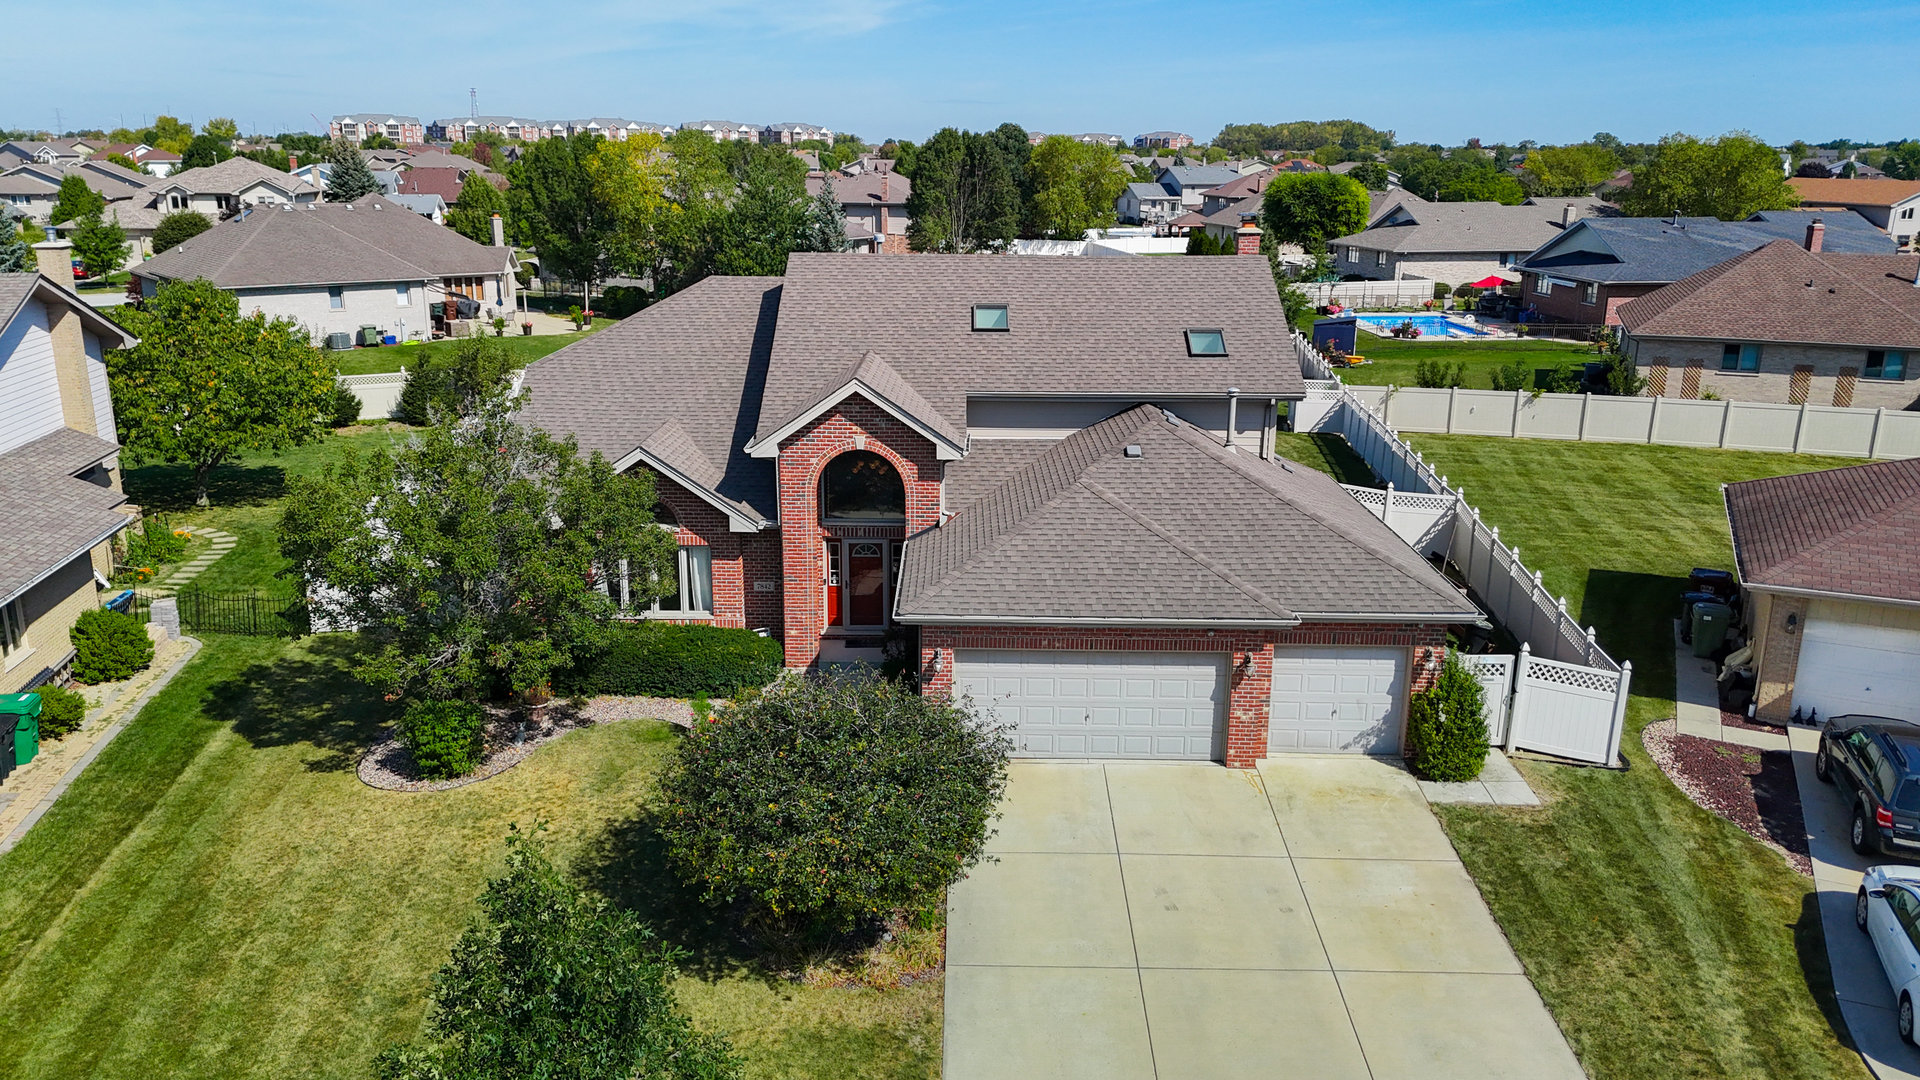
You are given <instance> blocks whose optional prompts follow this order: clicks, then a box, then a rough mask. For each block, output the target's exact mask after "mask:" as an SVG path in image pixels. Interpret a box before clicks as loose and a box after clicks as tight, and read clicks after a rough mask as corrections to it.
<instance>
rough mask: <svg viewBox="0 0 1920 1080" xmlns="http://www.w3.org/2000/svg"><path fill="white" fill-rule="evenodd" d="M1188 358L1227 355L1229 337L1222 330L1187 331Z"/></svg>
mask: <svg viewBox="0 0 1920 1080" xmlns="http://www.w3.org/2000/svg"><path fill="white" fill-rule="evenodd" d="M1187 355H1188V356H1225V355H1227V335H1226V334H1225V333H1224V332H1223V331H1220V330H1189V331H1187Z"/></svg>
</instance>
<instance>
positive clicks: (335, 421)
mask: <svg viewBox="0 0 1920 1080" xmlns="http://www.w3.org/2000/svg"><path fill="white" fill-rule="evenodd" d="M327 414H328V415H327V426H328V427H337V428H339V427H347V426H348V425H350V424H357V423H359V422H360V395H359V394H356V393H354V392H353V391H351V390H349V389H347V388H346V387H345V386H343V385H341V384H339V383H335V384H334V385H333V404H332V405H329V406H328V407H327Z"/></svg>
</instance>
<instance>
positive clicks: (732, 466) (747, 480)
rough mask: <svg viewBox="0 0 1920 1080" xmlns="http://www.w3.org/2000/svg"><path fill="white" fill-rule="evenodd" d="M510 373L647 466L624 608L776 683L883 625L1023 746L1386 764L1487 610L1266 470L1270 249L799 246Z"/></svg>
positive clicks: (1331, 496)
mask: <svg viewBox="0 0 1920 1080" xmlns="http://www.w3.org/2000/svg"><path fill="white" fill-rule="evenodd" d="M1115 342H1125V343H1126V348H1124V349H1116V348H1115V347H1114V343H1115ZM524 388H525V390H526V392H527V394H528V401H527V405H526V407H525V409H524V411H523V412H522V414H521V416H522V419H523V420H524V422H526V423H528V424H530V425H534V426H538V427H541V428H544V429H546V430H548V431H551V432H553V433H555V434H556V435H570V436H573V437H575V438H576V439H578V440H579V443H580V446H581V448H582V449H583V450H586V451H591V452H598V453H601V454H604V455H605V456H606V457H607V458H608V460H610V461H612V462H614V463H615V464H616V466H617V467H618V468H620V469H622V470H629V469H644V470H647V471H649V472H651V473H653V474H654V475H655V477H656V478H657V482H658V490H659V496H660V502H661V504H662V506H663V507H664V509H665V513H664V514H663V524H665V525H667V526H668V527H671V528H673V529H674V530H675V533H676V535H677V537H678V539H679V542H680V554H679V558H678V563H677V567H676V570H677V573H676V587H675V588H674V589H672V590H671V592H670V595H668V596H666V597H664V598H662V599H661V600H658V601H655V602H652V603H646V602H642V601H640V600H639V599H638V598H637V597H636V595H635V587H634V583H633V582H632V581H630V580H627V579H625V578H624V577H623V576H621V575H620V574H619V573H618V572H615V573H612V574H610V575H609V578H608V580H607V582H606V586H607V589H608V592H609V594H610V595H612V596H613V597H614V598H615V599H616V601H619V602H620V603H621V604H622V605H623V606H624V607H626V608H627V609H628V610H629V611H630V612H631V613H632V615H633V616H634V617H637V618H659V619H668V620H680V621H699V622H711V623H713V624H716V625H722V626H739V627H754V628H764V629H765V630H766V632H768V633H770V634H772V635H775V636H777V637H779V638H780V639H781V640H782V642H783V644H784V647H785V652H786V663H787V666H788V667H789V668H793V669H809V668H816V667H823V666H831V665H835V664H842V663H849V662H855V661H866V662H875V663H877V662H878V661H879V660H880V659H881V657H882V655H883V651H884V643H885V642H887V641H888V640H890V639H891V640H893V641H894V642H895V643H896V644H897V645H904V646H906V647H907V648H908V649H909V650H911V651H909V652H908V653H907V655H908V656H909V658H910V662H911V663H912V664H913V666H914V667H915V668H916V669H917V671H918V673H919V677H920V680H921V686H922V687H923V690H924V692H926V693H929V694H947V693H950V692H951V693H956V694H960V693H964V694H967V695H968V696H970V697H971V698H972V700H973V701H974V702H975V703H977V704H978V705H979V706H980V707H981V708H983V709H985V710H988V711H990V712H991V713H992V714H993V715H994V717H995V718H996V719H997V720H999V721H1000V722H1003V723H1006V724H1008V725H1009V727H1010V729H1011V731H1010V733H1011V735H1012V737H1013V739H1014V742H1015V746H1016V752H1017V753H1019V754H1020V755H1022V756H1030V757H1072V758H1088V757H1095V758H1110V757H1111V758H1118V757H1131V758H1144V759H1156V758H1157V759H1179V758H1186V759H1199V760H1209V759H1211V760H1224V761H1225V762H1226V763H1227V764H1229V765H1234V766H1242V767H1245V766H1250V765H1252V764H1253V763H1254V762H1255V761H1256V760H1257V759H1259V758H1261V757H1264V756H1266V755H1268V754H1269V753H1285V752H1289V751H1301V750H1304V751H1309V752H1328V751H1348V752H1376V753H1389V754H1390V753H1396V752H1398V749H1399V746H1400V741H1401V732H1402V727H1403V725H1404V722H1405V716H1406V706H1407V700H1408V698H1407V695H1408V694H1409V692H1410V691H1413V690H1416V689H1419V688H1420V687H1422V686H1424V685H1426V684H1427V683H1428V682H1429V681H1430V680H1431V678H1432V677H1433V673H1434V672H1436V671H1437V670H1438V667H1439V660H1440V655H1441V652H1442V651H1443V649H1444V647H1445V642H1446V635H1447V633H1448V628H1449V627H1451V626H1456V625H1459V624H1463V623H1480V622H1481V620H1482V616H1481V614H1480V613H1479V612H1478V611H1477V610H1476V609H1475V608H1474V605H1473V604H1472V603H1471V602H1469V601H1468V599H1467V598H1466V596H1465V595H1464V594H1463V593H1462V592H1461V591H1460V590H1459V589H1457V588H1455V587H1454V586H1453V585H1452V584H1451V583H1450V582H1448V580H1447V579H1446V578H1445V577H1443V576H1441V575H1440V574H1439V572H1437V571H1436V570H1434V569H1433V568H1432V567H1431V566H1429V565H1428V564H1427V562H1426V561H1425V560H1424V559H1422V558H1421V557H1420V556H1419V555H1418V554H1417V553H1416V552H1414V551H1413V550H1412V549H1411V548H1409V547H1408V546H1407V545H1406V544H1405V543H1403V542H1401V541H1400V540H1399V539H1398V538H1397V537H1396V536H1395V535H1394V534H1393V533H1392V531H1391V530H1389V529H1388V528H1387V527H1386V526H1385V525H1384V524H1383V523H1382V522H1381V521H1380V520H1379V519H1378V518H1376V517H1375V516H1374V515H1373V514H1372V513H1370V512H1369V511H1367V510H1366V509H1365V508H1363V507H1361V506H1360V505H1359V504H1358V503H1357V502H1355V501H1354V500H1353V499H1352V498H1351V497H1350V496H1349V495H1348V494H1347V493H1346V491H1345V490H1344V489H1342V488H1341V486H1340V485H1339V484H1337V483H1335V482H1334V481H1333V480H1332V479H1331V478H1330V477H1328V476H1326V475H1324V474H1322V473H1320V472H1318V471H1316V470H1314V469H1311V468H1308V467H1306V466H1296V465H1293V464H1291V463H1289V462H1287V461H1285V460H1283V459H1279V458H1277V457H1275V456H1274V455H1273V452H1272V446H1273V442H1272V440H1273V433H1274V430H1275V427H1276V425H1277V418H1278V415H1279V409H1281V408H1284V407H1285V406H1284V403H1285V402H1289V401H1292V400H1296V399H1298V398H1300V397H1301V396H1302V395H1303V394H1304V392H1305V388H1304V383H1303V382H1302V380H1301V377H1300V372H1299V367H1298V359H1297V357H1296V355H1295V352H1294V349H1293V346H1292V344H1291V341H1290V338H1289V334H1288V327H1287V322H1286V316H1285V313H1284V312H1283V310H1282V309H1281V307H1280V302H1279V298H1278V296H1277V295H1276V294H1275V292H1274V290H1273V278H1272V274H1271V272H1270V270H1269V269H1268V266H1267V263H1266V261H1265V260H1264V259H1260V258H1213V259H1023V258H1020V257H1018V256H993V255H921V256H917V257H914V258H911V259H896V260H877V259H865V258H859V257H856V256H848V255H830V254H804V253H796V254H795V255H793V256H792V258H791V259H790V260H789V261H788V264H787V273H786V276H785V277H784V278H774V277H712V278H708V279H706V280H705V281H702V282H700V283H699V284H697V285H695V286H693V287H692V288H689V289H687V290H684V291H682V292H680V293H678V294H677V295H675V296H673V297H671V298H669V299H667V300H664V301H662V302H660V303H658V304H655V305H654V306H652V307H650V308H647V309H646V310H645V311H642V312H641V313H639V314H638V315H635V316H633V317H632V318H629V319H627V320H624V321H623V322H621V323H620V324H619V325H618V326H615V327H613V328H612V329H609V330H607V331H604V332H602V333H601V334H598V335H595V336H593V337H591V338H588V339H585V340H583V341H581V342H579V343H577V344H574V345H572V346H569V347H568V348H566V349H563V350H561V351H560V352H558V353H555V354H554V355H552V356H549V357H546V358H544V359H542V360H539V361H537V362H536V363H534V364H533V365H532V366H530V367H529V368H528V369H527V372H526V376H525V381H524ZM1229 388H1237V392H1236V391H1230V390H1229ZM916 641H917V649H915V642H916Z"/></svg>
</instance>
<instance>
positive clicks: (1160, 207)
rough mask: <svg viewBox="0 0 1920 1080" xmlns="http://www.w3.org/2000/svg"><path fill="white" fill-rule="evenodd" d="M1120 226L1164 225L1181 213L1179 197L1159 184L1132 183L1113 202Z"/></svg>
mask: <svg viewBox="0 0 1920 1080" xmlns="http://www.w3.org/2000/svg"><path fill="white" fill-rule="evenodd" d="M1113 209H1114V215H1115V216H1116V217H1118V218H1119V219H1120V224H1122V225H1166V224H1169V223H1171V222H1172V221H1173V219H1174V218H1176V217H1178V216H1179V215H1180V213H1181V207H1180V196H1179V195H1177V194H1175V193H1173V192H1171V191H1168V190H1167V189H1166V188H1164V187H1161V186H1160V185H1159V184H1148V183H1144V182H1138V181H1136V182H1134V183H1131V184H1128V185H1127V186H1126V188H1125V189H1124V190H1122V191H1121V192H1120V197H1119V198H1117V199H1115V200H1114V201H1113Z"/></svg>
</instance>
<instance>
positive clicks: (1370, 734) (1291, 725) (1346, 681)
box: [1267, 648, 1407, 754]
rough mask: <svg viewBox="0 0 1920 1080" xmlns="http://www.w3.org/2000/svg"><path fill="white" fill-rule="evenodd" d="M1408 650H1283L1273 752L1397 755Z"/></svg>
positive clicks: (1276, 666) (1277, 658)
mask: <svg viewBox="0 0 1920 1080" xmlns="http://www.w3.org/2000/svg"><path fill="white" fill-rule="evenodd" d="M1406 693H1407V650H1405V649H1357V648H1334V649H1277V650H1275V651H1274V655H1273V710H1272V712H1271V713H1270V714H1269V717H1268V721H1267V752H1268V753H1270V754H1284V753H1288V752H1292V751H1298V752H1304V753H1310V754H1341V753H1345V754H1397V753H1399V752H1400V728H1401V725H1402V719H1401V718H1402V717H1403V716H1405V707H1404V706H1405V699H1406Z"/></svg>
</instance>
